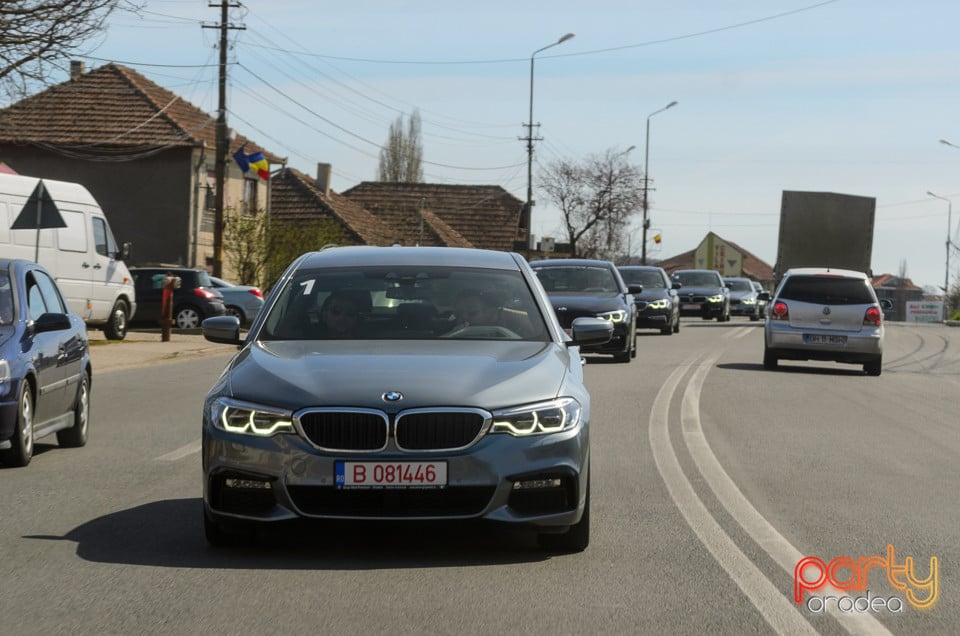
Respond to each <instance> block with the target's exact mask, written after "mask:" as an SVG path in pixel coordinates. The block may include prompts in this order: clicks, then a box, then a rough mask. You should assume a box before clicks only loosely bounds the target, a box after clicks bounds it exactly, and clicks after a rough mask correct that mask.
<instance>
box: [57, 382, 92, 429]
mask: <svg viewBox="0 0 960 636" xmlns="http://www.w3.org/2000/svg"><path fill="white" fill-rule="evenodd" d="M89 422H90V373H89V372H88V371H86V370H84V372H83V375H82V376H81V377H80V388H79V389H77V403H76V406H74V408H73V426H71V427H70V428H65V429H63V430H62V431H57V443H58V444H60V445H61V446H65V447H68V448H78V447H80V446H83V445H85V444H86V443H87V427H88V426H89Z"/></svg>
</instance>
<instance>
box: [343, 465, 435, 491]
mask: <svg viewBox="0 0 960 636" xmlns="http://www.w3.org/2000/svg"><path fill="white" fill-rule="evenodd" d="M333 474H334V484H335V485H336V487H337V488H338V489H344V490H349V489H375V490H385V489H395V490H406V489H411V488H421V489H423V488H426V489H440V488H446V487H447V482H448V477H447V462H446V460H435V461H406V460H404V461H383V460H378V461H348V460H338V461H336V462H334V469H333Z"/></svg>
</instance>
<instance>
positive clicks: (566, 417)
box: [490, 397, 581, 437]
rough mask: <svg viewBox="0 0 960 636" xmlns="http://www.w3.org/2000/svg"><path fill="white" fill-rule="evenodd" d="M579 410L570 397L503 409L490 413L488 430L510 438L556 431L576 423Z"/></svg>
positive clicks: (578, 420) (563, 429)
mask: <svg viewBox="0 0 960 636" xmlns="http://www.w3.org/2000/svg"><path fill="white" fill-rule="evenodd" d="M580 411H581V407H580V403H579V402H577V401H576V400H574V399H573V398H570V397H564V398H558V399H556V400H551V401H549V402H541V403H539V404H529V405H527V406H518V407H516V408H511V409H503V410H500V411H495V412H494V413H493V426H491V428H490V432H491V433H509V434H510V435H513V436H514V437H526V436H528V435H543V434H545V433H559V432H560V431H565V430H568V429H571V428H573V427H574V426H576V425H577V424H578V423H579V422H580Z"/></svg>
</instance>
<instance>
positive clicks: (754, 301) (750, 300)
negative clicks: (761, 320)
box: [740, 298, 757, 305]
mask: <svg viewBox="0 0 960 636" xmlns="http://www.w3.org/2000/svg"><path fill="white" fill-rule="evenodd" d="M740 302H741V303H742V304H744V305H756V304H757V299H756V298H741V299H740Z"/></svg>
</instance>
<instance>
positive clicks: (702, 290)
mask: <svg viewBox="0 0 960 636" xmlns="http://www.w3.org/2000/svg"><path fill="white" fill-rule="evenodd" d="M722 293H723V290H722V289H721V288H720V287H687V286H683V287H682V288H681V289H678V290H677V294H679V295H680V296H681V297H686V296H690V295H691V294H693V295H699V296H713V295H715V294H722Z"/></svg>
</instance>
